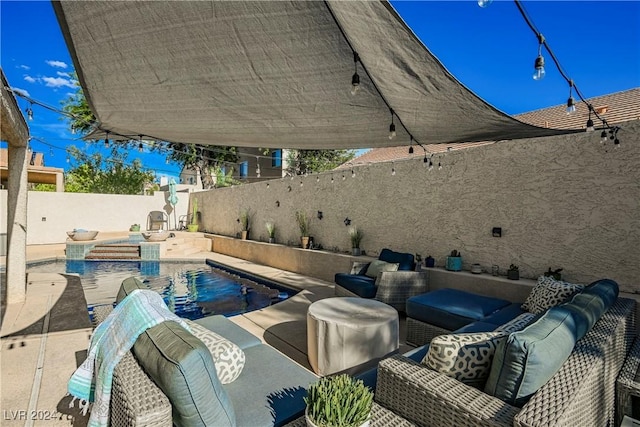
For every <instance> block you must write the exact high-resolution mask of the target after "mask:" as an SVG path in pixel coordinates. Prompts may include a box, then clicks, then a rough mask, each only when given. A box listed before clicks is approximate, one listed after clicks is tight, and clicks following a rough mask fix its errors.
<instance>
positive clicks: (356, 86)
mask: <svg viewBox="0 0 640 427" xmlns="http://www.w3.org/2000/svg"><path fill="white" fill-rule="evenodd" d="M359 61H360V57H359V56H358V52H353V67H354V70H355V71H354V73H353V76H351V95H356V94H357V93H358V92H359V91H360V76H359V75H358V62H359Z"/></svg>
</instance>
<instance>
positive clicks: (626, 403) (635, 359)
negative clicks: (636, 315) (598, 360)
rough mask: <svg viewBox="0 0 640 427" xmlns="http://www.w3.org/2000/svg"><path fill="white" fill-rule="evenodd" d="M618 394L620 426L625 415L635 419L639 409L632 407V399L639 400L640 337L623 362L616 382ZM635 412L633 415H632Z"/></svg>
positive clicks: (618, 423)
mask: <svg viewBox="0 0 640 427" xmlns="http://www.w3.org/2000/svg"><path fill="white" fill-rule="evenodd" d="M616 391H617V393H618V408H617V411H618V412H617V414H618V421H617V424H616V425H620V423H621V422H622V418H623V417H624V416H625V415H629V416H631V417H634V418H635V417H637V416H638V415H637V414H638V413H640V408H638V407H637V406H634V402H633V400H634V399H640V336H639V337H637V338H636V340H635V341H634V344H633V347H632V348H631V351H630V352H629V355H628V356H627V360H626V361H625V362H624V367H623V368H622V371H621V372H620V376H619V377H618V381H617V390H616ZM634 412H635V413H634Z"/></svg>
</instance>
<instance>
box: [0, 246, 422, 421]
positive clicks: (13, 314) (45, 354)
mask: <svg viewBox="0 0 640 427" xmlns="http://www.w3.org/2000/svg"><path fill="white" fill-rule="evenodd" d="M64 249H65V245H64V244H59V245H37V246H29V247H28V248H27V261H28V262H36V261H47V260H51V261H53V260H55V259H61V258H64ZM207 258H209V259H212V260H213V261H215V262H218V263H221V264H224V265H228V266H229V267H232V268H234V269H237V270H242V271H246V272H249V273H252V274H255V275H259V276H263V277H266V278H268V279H271V280H274V281H277V282H280V283H283V284H285V285H287V286H290V287H293V288H295V289H300V292H299V293H298V294H296V295H295V296H293V297H291V298H290V299H288V300H286V301H283V302H281V303H278V304H276V305H274V306H271V307H267V308H264V309H262V310H257V311H254V312H251V313H247V314H243V315H239V316H234V317H231V318H230V319H231V320H232V321H234V322H236V323H237V324H239V325H240V326H242V327H243V328H245V329H246V330H248V331H249V332H251V333H252V334H254V335H256V336H257V337H259V338H260V339H262V341H263V342H265V343H267V344H269V345H271V346H272V347H274V348H276V349H277V350H279V351H280V352H282V353H284V354H285V355H287V356H288V357H290V358H291V359H293V360H294V361H296V362H297V363H299V364H300V365H302V366H304V367H305V368H307V369H309V370H311V367H310V365H309V362H308V359H307V348H306V347H307V338H306V312H307V308H308V306H309V305H310V304H311V303H312V302H314V301H317V300H319V299H322V298H327V297H332V296H333V294H334V287H333V284H332V283H328V282H324V281H321V280H318V279H314V278H310V277H306V276H301V275H299V274H295V273H291V272H287V271H283V270H278V269H274V268H271V267H266V266H262V265H257V264H253V263H251V262H248V261H245V260H241V259H237V258H232V257H229V256H225V255H221V254H217V253H214V252H208V251H201V252H198V253H195V254H191V255H189V258H188V259H185V261H197V260H202V261H203V260H205V259H207ZM167 259H171V257H167ZM173 260H175V258H173ZM3 261H4V260H0V262H3ZM27 282H28V285H27V299H26V301H25V302H24V303H21V304H10V305H8V306H6V307H5V305H4V304H3V307H2V319H1V321H2V324H1V328H0V336H1V337H2V338H1V345H2V347H1V351H0V367H1V373H0V380H1V385H0V390H1V393H2V395H1V405H2V406H1V409H2V413H1V414H0V424H1V425H3V426H5V425H6V426H34V425H35V426H37V425H46V426H57V425H60V426H63V425H64V426H69V425H72V426H84V425H86V422H87V417H83V416H81V414H79V412H78V411H77V409H69V408H68V403H69V401H70V398H69V397H65V395H66V384H67V380H68V379H69V377H70V376H71V374H72V373H73V371H74V370H75V369H76V367H77V366H78V365H79V364H80V363H81V362H82V361H83V360H84V358H85V356H86V350H87V346H88V342H89V338H90V334H91V325H90V323H89V318H88V313H87V309H86V305H87V303H86V299H85V297H84V293H83V292H80V290H82V287H81V284H80V280H79V278H78V277H77V276H73V275H61V274H53V273H31V274H29V275H28V278H27ZM2 286H3V292H2V295H3V296H4V295H5V292H4V289H5V286H6V283H5V281H4V278H3V281H2ZM114 297H115V296H114ZM400 325H401V326H400V342H401V347H400V351H401V352H404V351H407V350H408V349H409V348H410V347H408V346H406V345H404V344H402V343H404V337H405V336H406V331H405V328H404V319H403V318H402V317H401V321H400Z"/></svg>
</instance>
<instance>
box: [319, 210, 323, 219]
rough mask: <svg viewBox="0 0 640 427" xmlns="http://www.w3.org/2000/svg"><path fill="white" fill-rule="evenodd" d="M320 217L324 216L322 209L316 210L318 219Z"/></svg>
mask: <svg viewBox="0 0 640 427" xmlns="http://www.w3.org/2000/svg"><path fill="white" fill-rule="evenodd" d="M322 218H324V214H323V213H322V211H318V219H322Z"/></svg>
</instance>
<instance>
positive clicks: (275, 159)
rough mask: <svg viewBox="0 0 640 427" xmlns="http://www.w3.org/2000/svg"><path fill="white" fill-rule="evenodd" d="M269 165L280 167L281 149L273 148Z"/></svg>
mask: <svg viewBox="0 0 640 427" xmlns="http://www.w3.org/2000/svg"><path fill="white" fill-rule="evenodd" d="M271 167H272V168H279V167H282V150H273V152H271Z"/></svg>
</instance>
